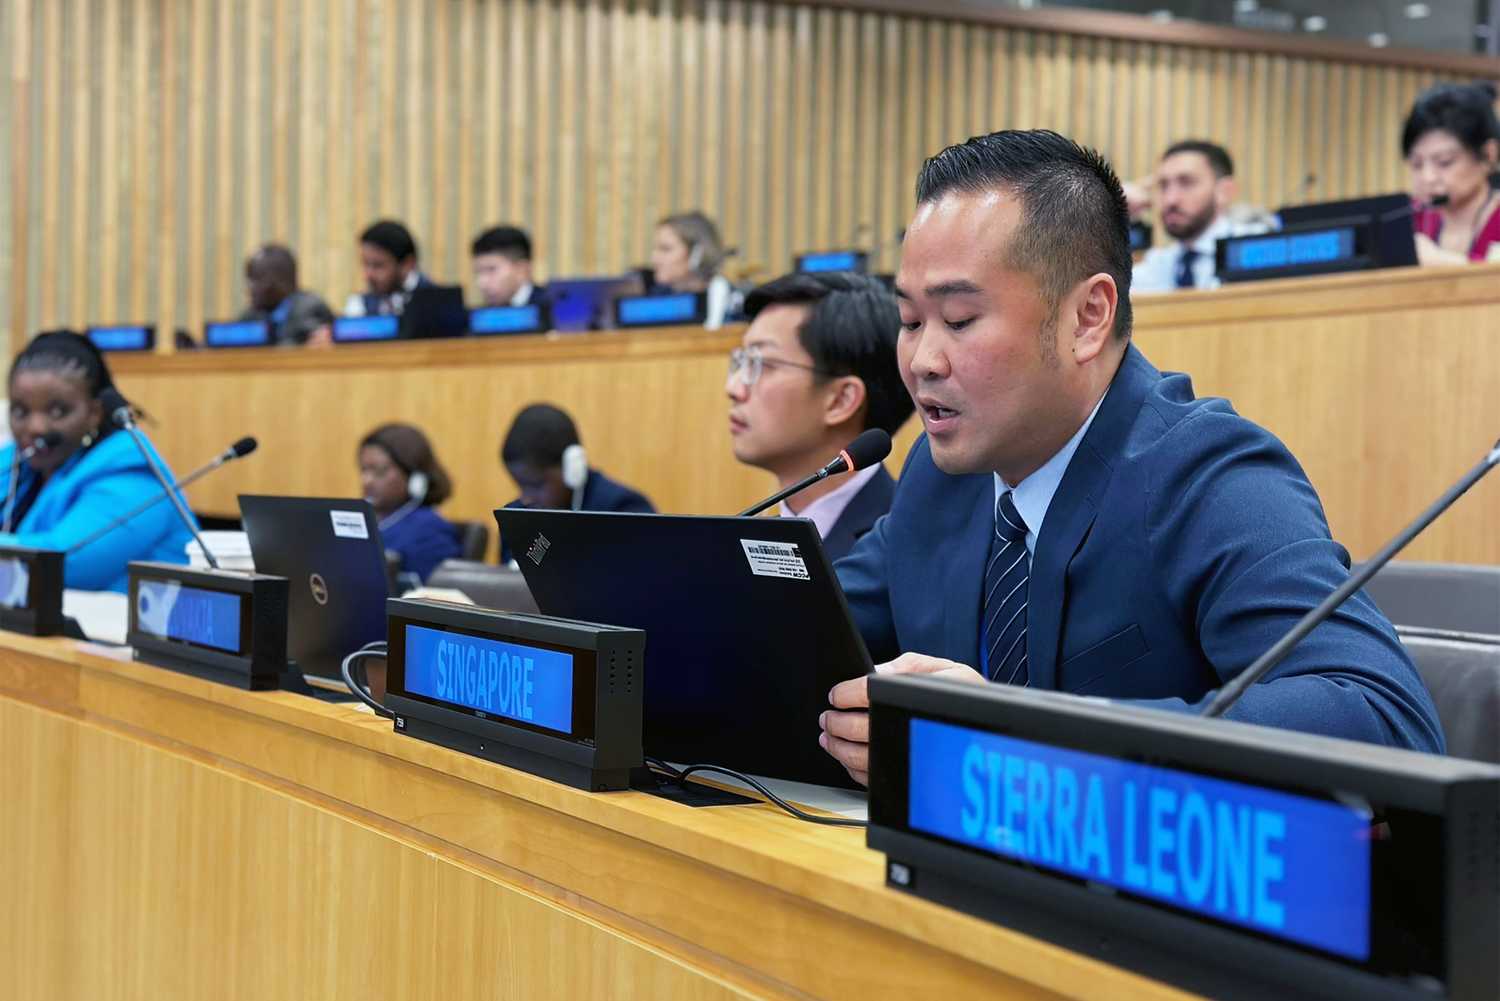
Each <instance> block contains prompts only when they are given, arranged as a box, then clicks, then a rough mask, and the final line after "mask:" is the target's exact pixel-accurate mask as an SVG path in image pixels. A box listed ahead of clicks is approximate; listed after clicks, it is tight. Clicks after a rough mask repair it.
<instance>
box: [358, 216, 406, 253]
mask: <svg viewBox="0 0 1500 1001" xmlns="http://www.w3.org/2000/svg"><path fill="white" fill-rule="evenodd" d="M359 242H360V243H368V244H369V245H370V246H372V247H379V248H380V249H381V250H383V251H385V252H386V253H387V254H390V255H391V256H392V257H394V258H395V259H396V260H398V261H404V260H406V259H407V258H409V257H410V258H415V257H416V256H417V241H416V240H413V239H412V238H411V231H410V230H408V229H407V228H406V227H405V226H403V225H401V224H400V223H399V222H396V221H395V220H394V219H382V220H380V221H379V222H377V223H373V224H372V225H371V226H370V227H369V228H368V229H366V230H365V231H364V232H363V233H361V234H359Z"/></svg>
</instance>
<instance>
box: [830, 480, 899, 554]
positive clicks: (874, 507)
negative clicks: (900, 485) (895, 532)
mask: <svg viewBox="0 0 1500 1001" xmlns="http://www.w3.org/2000/svg"><path fill="white" fill-rule="evenodd" d="M895 496H896V481H895V480H893V479H891V474H890V473H887V472H886V471H885V467H884V466H880V467H879V468H877V469H876V470H875V475H874V476H872V477H870V482H868V483H866V484H865V485H864V486H862V487H860V489H859V493H857V494H855V495H854V496H853V497H852V498H850V499H849V503H848V505H847V506H846V507H845V508H844V510H843V512H842V513H841V514H840V515H839V517H838V520H837V521H835V522H834V523H833V527H832V528H830V529H829V530H828V537H827V538H825V539H824V540H823V552H825V553H827V554H828V562H830V563H834V562H836V561H838V560H841V559H843V558H844V557H845V556H848V555H849V552H850V550H852V549H853V548H854V544H855V543H856V542H858V541H859V540H860V539H862V538H864V536H865V533H867V532H869V531H870V529H872V528H874V527H875V523H876V522H877V521H879V520H880V516H881V515H883V514H885V513H886V512H887V511H889V510H890V509H891V500H892V499H893V498H894V497H895Z"/></svg>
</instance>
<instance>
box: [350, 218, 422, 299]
mask: <svg viewBox="0 0 1500 1001" xmlns="http://www.w3.org/2000/svg"><path fill="white" fill-rule="evenodd" d="M359 266H360V270H361V271H362V272H364V276H365V291H363V292H355V293H354V294H353V295H351V296H349V299H348V301H347V302H345V303H344V315H346V316H376V315H381V314H392V315H395V316H400V315H401V314H402V313H403V312H404V311H405V310H406V304H407V303H408V302H410V301H411V296H412V293H413V292H415V291H416V290H417V289H419V288H428V287H430V286H431V285H432V280H431V279H430V278H428V277H427V276H426V275H425V274H423V273H422V268H421V266H420V264H419V263H418V259H417V241H416V240H414V239H412V235H411V231H410V230H408V229H407V228H406V227H405V226H403V225H402V224H401V223H399V222H396V221H395V220H392V219H382V220H380V221H379V222H375V223H371V224H370V226H369V227H368V228H367V229H365V231H364V232H363V233H361V234H359Z"/></svg>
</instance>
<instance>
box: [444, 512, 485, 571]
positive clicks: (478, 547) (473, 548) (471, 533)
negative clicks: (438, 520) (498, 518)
mask: <svg viewBox="0 0 1500 1001" xmlns="http://www.w3.org/2000/svg"><path fill="white" fill-rule="evenodd" d="M453 529H454V531H456V532H457V533H458V552H459V556H460V558H461V559H465V560H470V561H474V562H483V561H484V555H485V553H486V552H487V551H488V550H489V548H490V527H489V526H488V525H486V524H485V523H484V522H482V521H455V522H454V523H453Z"/></svg>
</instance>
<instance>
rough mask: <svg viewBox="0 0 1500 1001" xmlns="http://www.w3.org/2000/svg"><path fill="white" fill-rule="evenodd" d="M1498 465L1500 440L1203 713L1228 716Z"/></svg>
mask: <svg viewBox="0 0 1500 1001" xmlns="http://www.w3.org/2000/svg"><path fill="white" fill-rule="evenodd" d="M1497 464H1500V442H1496V443H1495V447H1494V448H1492V449H1490V452H1489V454H1488V455H1486V456H1485V457H1484V458H1483V459H1481V460H1480V461H1479V464H1478V465H1476V466H1475V467H1474V468H1473V469H1471V470H1469V471H1468V472H1467V473H1465V474H1464V475H1463V478H1462V479H1460V480H1459V481H1458V482H1457V483H1455V484H1453V486H1451V487H1449V488H1448V491H1447V492H1446V493H1445V494H1443V496H1441V497H1439V498H1438V499H1437V500H1436V501H1434V502H1433V504H1432V506H1431V507H1429V508H1428V509H1427V510H1425V511H1423V512H1422V513H1421V514H1419V515H1417V519H1416V521H1413V522H1412V523H1411V524H1410V525H1407V526H1406V527H1405V528H1403V529H1402V530H1401V531H1400V533H1398V534H1397V536H1396V537H1395V538H1394V539H1392V540H1391V541H1390V542H1387V543H1386V544H1385V548H1383V549H1381V550H1380V552H1378V553H1376V554H1375V555H1374V556H1372V557H1370V560H1369V562H1367V563H1366V564H1365V565H1364V566H1363V567H1361V568H1360V569H1359V572H1358V573H1356V574H1354V575H1353V576H1352V577H1350V578H1349V579H1348V580H1346V581H1344V583H1343V584H1342V585H1340V586H1339V587H1338V589H1337V590H1335V591H1334V592H1333V593H1332V594H1330V595H1329V596H1328V597H1326V598H1324V599H1323V601H1322V603H1321V604H1319V605H1318V607H1317V608H1314V609H1313V610H1312V611H1310V612H1308V613H1307V614H1306V615H1304V616H1302V619H1301V621H1299V622H1298V623H1297V624H1296V625H1295V626H1293V627H1292V628H1291V631H1290V632H1288V633H1287V634H1286V635H1285V636H1283V637H1281V639H1279V640H1277V641H1276V644H1275V645H1274V646H1272V647H1271V649H1269V650H1267V651H1266V652H1265V653H1263V654H1261V655H1260V657H1259V658H1258V659H1257V660H1256V661H1255V663H1253V664H1251V665H1250V666H1249V667H1247V668H1245V669H1244V670H1243V671H1241V672H1240V673H1239V674H1237V675H1235V676H1234V678H1232V679H1231V680H1230V682H1229V683H1228V684H1227V685H1225V686H1224V687H1223V688H1221V689H1219V694H1218V695H1216V696H1214V698H1213V701H1212V702H1210V703H1209V704H1208V707H1207V708H1206V709H1204V710H1203V715H1204V716H1222V715H1224V713H1225V712H1227V711H1228V710H1229V707H1230V706H1232V705H1234V704H1235V703H1236V702H1238V701H1239V700H1240V696H1242V695H1244V694H1245V692H1247V691H1248V690H1249V689H1250V686H1251V685H1253V684H1255V683H1256V681H1258V680H1260V678H1261V677H1263V676H1264V675H1265V673H1266V672H1267V671H1269V670H1271V668H1273V667H1275V666H1276V665H1277V664H1280V663H1281V662H1282V661H1283V660H1285V659H1286V655H1287V654H1289V653H1291V652H1292V648H1293V647H1295V646H1296V645H1297V644H1298V643H1300V642H1302V639H1303V637H1305V636H1306V635H1307V634H1308V633H1310V632H1312V631H1313V629H1315V628H1316V627H1317V626H1318V625H1319V624H1320V623H1321V622H1323V620H1325V619H1327V618H1328V617H1329V616H1330V615H1332V614H1333V613H1334V612H1335V611H1337V610H1338V607H1339V606H1340V605H1342V604H1343V603H1344V602H1345V601H1348V600H1349V596H1350V595H1352V594H1353V593H1354V592H1355V591H1358V590H1359V589H1360V588H1362V587H1364V586H1365V584H1366V582H1368V581H1369V579H1370V578H1371V577H1373V576H1375V573H1376V571H1378V570H1379V569H1380V568H1381V567H1383V566H1385V565H1386V564H1387V563H1389V562H1390V561H1391V559H1392V558H1393V557H1394V556H1395V555H1396V554H1397V553H1399V552H1400V551H1401V550H1403V549H1405V548H1406V546H1407V543H1409V542H1411V540H1412V539H1415V538H1416V537H1417V536H1418V535H1421V534H1422V532H1423V531H1424V530H1425V529H1426V528H1427V526H1428V525H1430V524H1432V523H1433V522H1434V521H1436V520H1437V519H1438V517H1439V516H1440V515H1441V514H1442V513H1443V512H1444V511H1446V510H1448V508H1450V507H1452V506H1453V502H1454V501H1456V500H1458V499H1459V498H1460V497H1462V496H1463V495H1464V494H1465V493H1466V492H1468V489H1469V488H1470V487H1472V486H1473V485H1474V484H1476V483H1478V482H1479V481H1480V480H1481V479H1483V478H1484V475H1485V474H1486V473H1488V472H1489V471H1490V470H1491V469H1493V468H1495V466H1496V465H1497Z"/></svg>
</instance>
